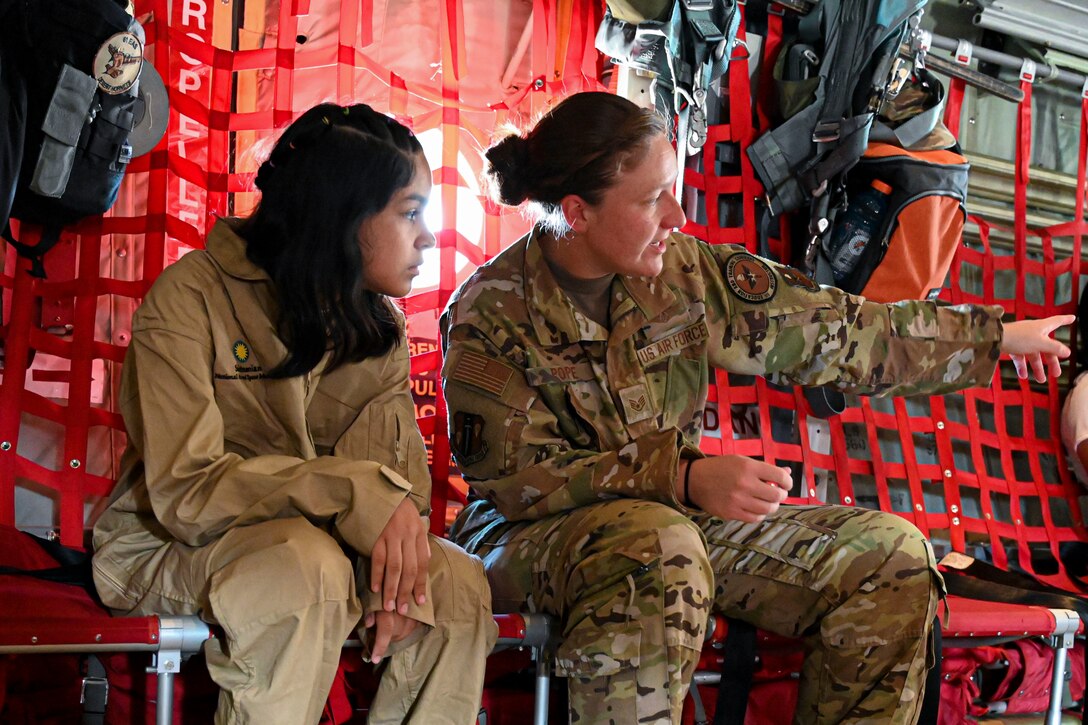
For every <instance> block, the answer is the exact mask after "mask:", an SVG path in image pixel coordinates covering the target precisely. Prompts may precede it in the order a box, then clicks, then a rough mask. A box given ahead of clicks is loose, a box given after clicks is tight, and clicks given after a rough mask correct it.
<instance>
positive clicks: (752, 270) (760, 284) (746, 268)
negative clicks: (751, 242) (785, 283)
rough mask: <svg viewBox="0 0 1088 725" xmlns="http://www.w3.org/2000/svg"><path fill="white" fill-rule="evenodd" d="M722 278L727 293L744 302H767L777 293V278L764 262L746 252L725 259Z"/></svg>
mask: <svg viewBox="0 0 1088 725" xmlns="http://www.w3.org/2000/svg"><path fill="white" fill-rule="evenodd" d="M722 276H723V277H724V278H725V283H726V285H727V286H728V287H729V291H730V292H732V293H733V294H734V295H735V296H736V297H738V298H739V299H742V300H744V301H745V302H751V303H759V302H767V301H769V300H770V299H771V298H773V297H774V293H775V292H777V291H778V276H777V275H776V274H775V273H774V271H773V270H772V269H771V268H770V266H769V265H768V264H767V263H766V262H764V261H763V260H762V259H760V258H759V257H756V256H755V255H752V254H748V253H747V252H738V253H736V254H733V255H731V256H730V257H729V258H728V259H726V260H725V262H724V263H723V265H722Z"/></svg>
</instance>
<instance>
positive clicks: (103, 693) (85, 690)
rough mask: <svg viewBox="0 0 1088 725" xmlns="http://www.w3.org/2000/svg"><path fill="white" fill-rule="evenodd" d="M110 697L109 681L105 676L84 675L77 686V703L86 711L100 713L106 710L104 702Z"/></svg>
mask: <svg viewBox="0 0 1088 725" xmlns="http://www.w3.org/2000/svg"><path fill="white" fill-rule="evenodd" d="M109 699H110V683H109V681H108V680H107V679H106V678H105V677H84V678H83V684H82V685H81V686H80V688H79V704H80V705H83V709H84V711H86V712H94V713H102V712H105V711H106V702H107V701H108V700H109Z"/></svg>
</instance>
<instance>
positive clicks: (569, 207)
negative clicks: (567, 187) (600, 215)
mask: <svg viewBox="0 0 1088 725" xmlns="http://www.w3.org/2000/svg"><path fill="white" fill-rule="evenodd" d="M559 208H560V209H562V210H563V218H564V219H566V220H567V224H569V225H570V228H571V230H572V231H573V232H574V233H575V234H581V233H582V232H584V231H585V230H586V224H587V222H588V216H589V211H590V205H589V202H587V201H586V200H585V199H583V198H582V197H580V196H578V195H577V194H567V195H566V196H564V197H563V198H562V199H561V200H560V201H559Z"/></svg>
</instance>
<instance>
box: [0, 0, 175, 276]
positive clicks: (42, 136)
mask: <svg viewBox="0 0 1088 725" xmlns="http://www.w3.org/2000/svg"><path fill="white" fill-rule="evenodd" d="M143 46H144V32H143V28H142V27H141V25H140V23H139V22H137V21H136V20H135V19H134V18H133V17H132V16H131V15H130V13H129V11H128V10H127V9H126V6H125V4H124V2H120V3H119V2H117V1H116V0H35V1H34V2H30V3H27V2H18V1H16V0H0V119H2V121H3V132H2V133H0V229H2V230H3V236H4V238H5V239H6V240H7V241H8V242H9V243H11V244H12V245H13V246H14V247H15V248H16V250H18V252H19V253H20V254H22V255H24V256H26V257H28V258H30V259H31V260H32V262H33V268H32V274H34V275H35V276H38V277H43V276H44V274H45V273H44V267H43V266H42V262H41V257H42V255H44V254H45V253H46V252H47V251H48V250H49V249H50V248H51V247H52V246H53V245H54V244H56V242H57V240H58V239H59V236H60V231H61V229H62V228H63V227H65V226H67V225H69V224H72V223H73V222H76V221H78V220H79V219H81V218H83V217H86V216H91V215H95V214H101V213H103V212H105V211H106V210H108V209H109V208H110V207H111V206H112V205H113V202H114V201H115V200H116V198H117V193H118V189H119V187H120V184H121V179H122V177H123V176H124V173H125V169H126V167H127V165H128V163H129V162H130V161H131V159H132V157H133V156H134V155H135V153H134V148H133V141H134V140H135V139H134V138H133V130H134V129H135V128H137V126H138V124H140V125H142V126H143V129H142V131H141V133H140V134H139V136H140V138H139V141H138V144H139V146H140V148H139V149H137V150H136V151H137V152H146V151H149V150H150V149H151V147H153V146H154V145H155V143H157V141H158V139H159V138H161V135H162V132H163V131H164V130H165V114H156V116H157V118H156V119H155V121H154V123H151V119H152V114H149V113H147V112H146V110H147V106H148V100H147V98H148V96H147V94H146V90H147V88H148V86H152V87H156V88H161V83H162V82H161V79H159V78H158V76H157V74H155V72H154V69H153V68H152V67H151V65H150V63H145V62H144V58H143ZM141 79H143V84H144V86H145V93H141V91H140V87H141ZM155 95H156V101H155V102H156V104H163V103H165V93H164V92H162V93H156V94H155ZM159 96H161V99H160V98H158V97H159ZM156 110H158V111H161V110H162V108H161V106H160V108H159V109H156ZM9 218H15V219H18V220H19V221H20V222H23V223H29V224H40V225H42V227H43V230H42V235H41V239H40V241H39V242H38V243H37V244H36V245H33V246H30V245H28V244H23V243H21V242H20V241H19V240H17V239H15V237H14V235H13V234H12V232H11V228H10V225H9Z"/></svg>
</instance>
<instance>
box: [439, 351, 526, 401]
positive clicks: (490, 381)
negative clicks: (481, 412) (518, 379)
mask: <svg viewBox="0 0 1088 725" xmlns="http://www.w3.org/2000/svg"><path fill="white" fill-rule="evenodd" d="M513 376H514V370H513V368H511V367H509V366H508V365H506V364H505V363H501V362H499V361H498V360H495V359H493V358H489V357H487V356H486V355H481V354H480V353H478V352H473V351H472V350H465V351H464V352H463V353H461V357H460V358H459V359H458V360H457V363H456V364H455V365H454V367H453V371H452V372H451V373H450V378H452V379H453V380H457V381H458V382H462V383H465V384H466V385H472V386H475V387H477V388H480V389H481V390H486V391H487V392H489V393H491V394H492V395H496V396H499V397H501V396H502V394H503V393H504V392H506V386H507V385H508V384H509V383H510V378H512V377H513Z"/></svg>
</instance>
